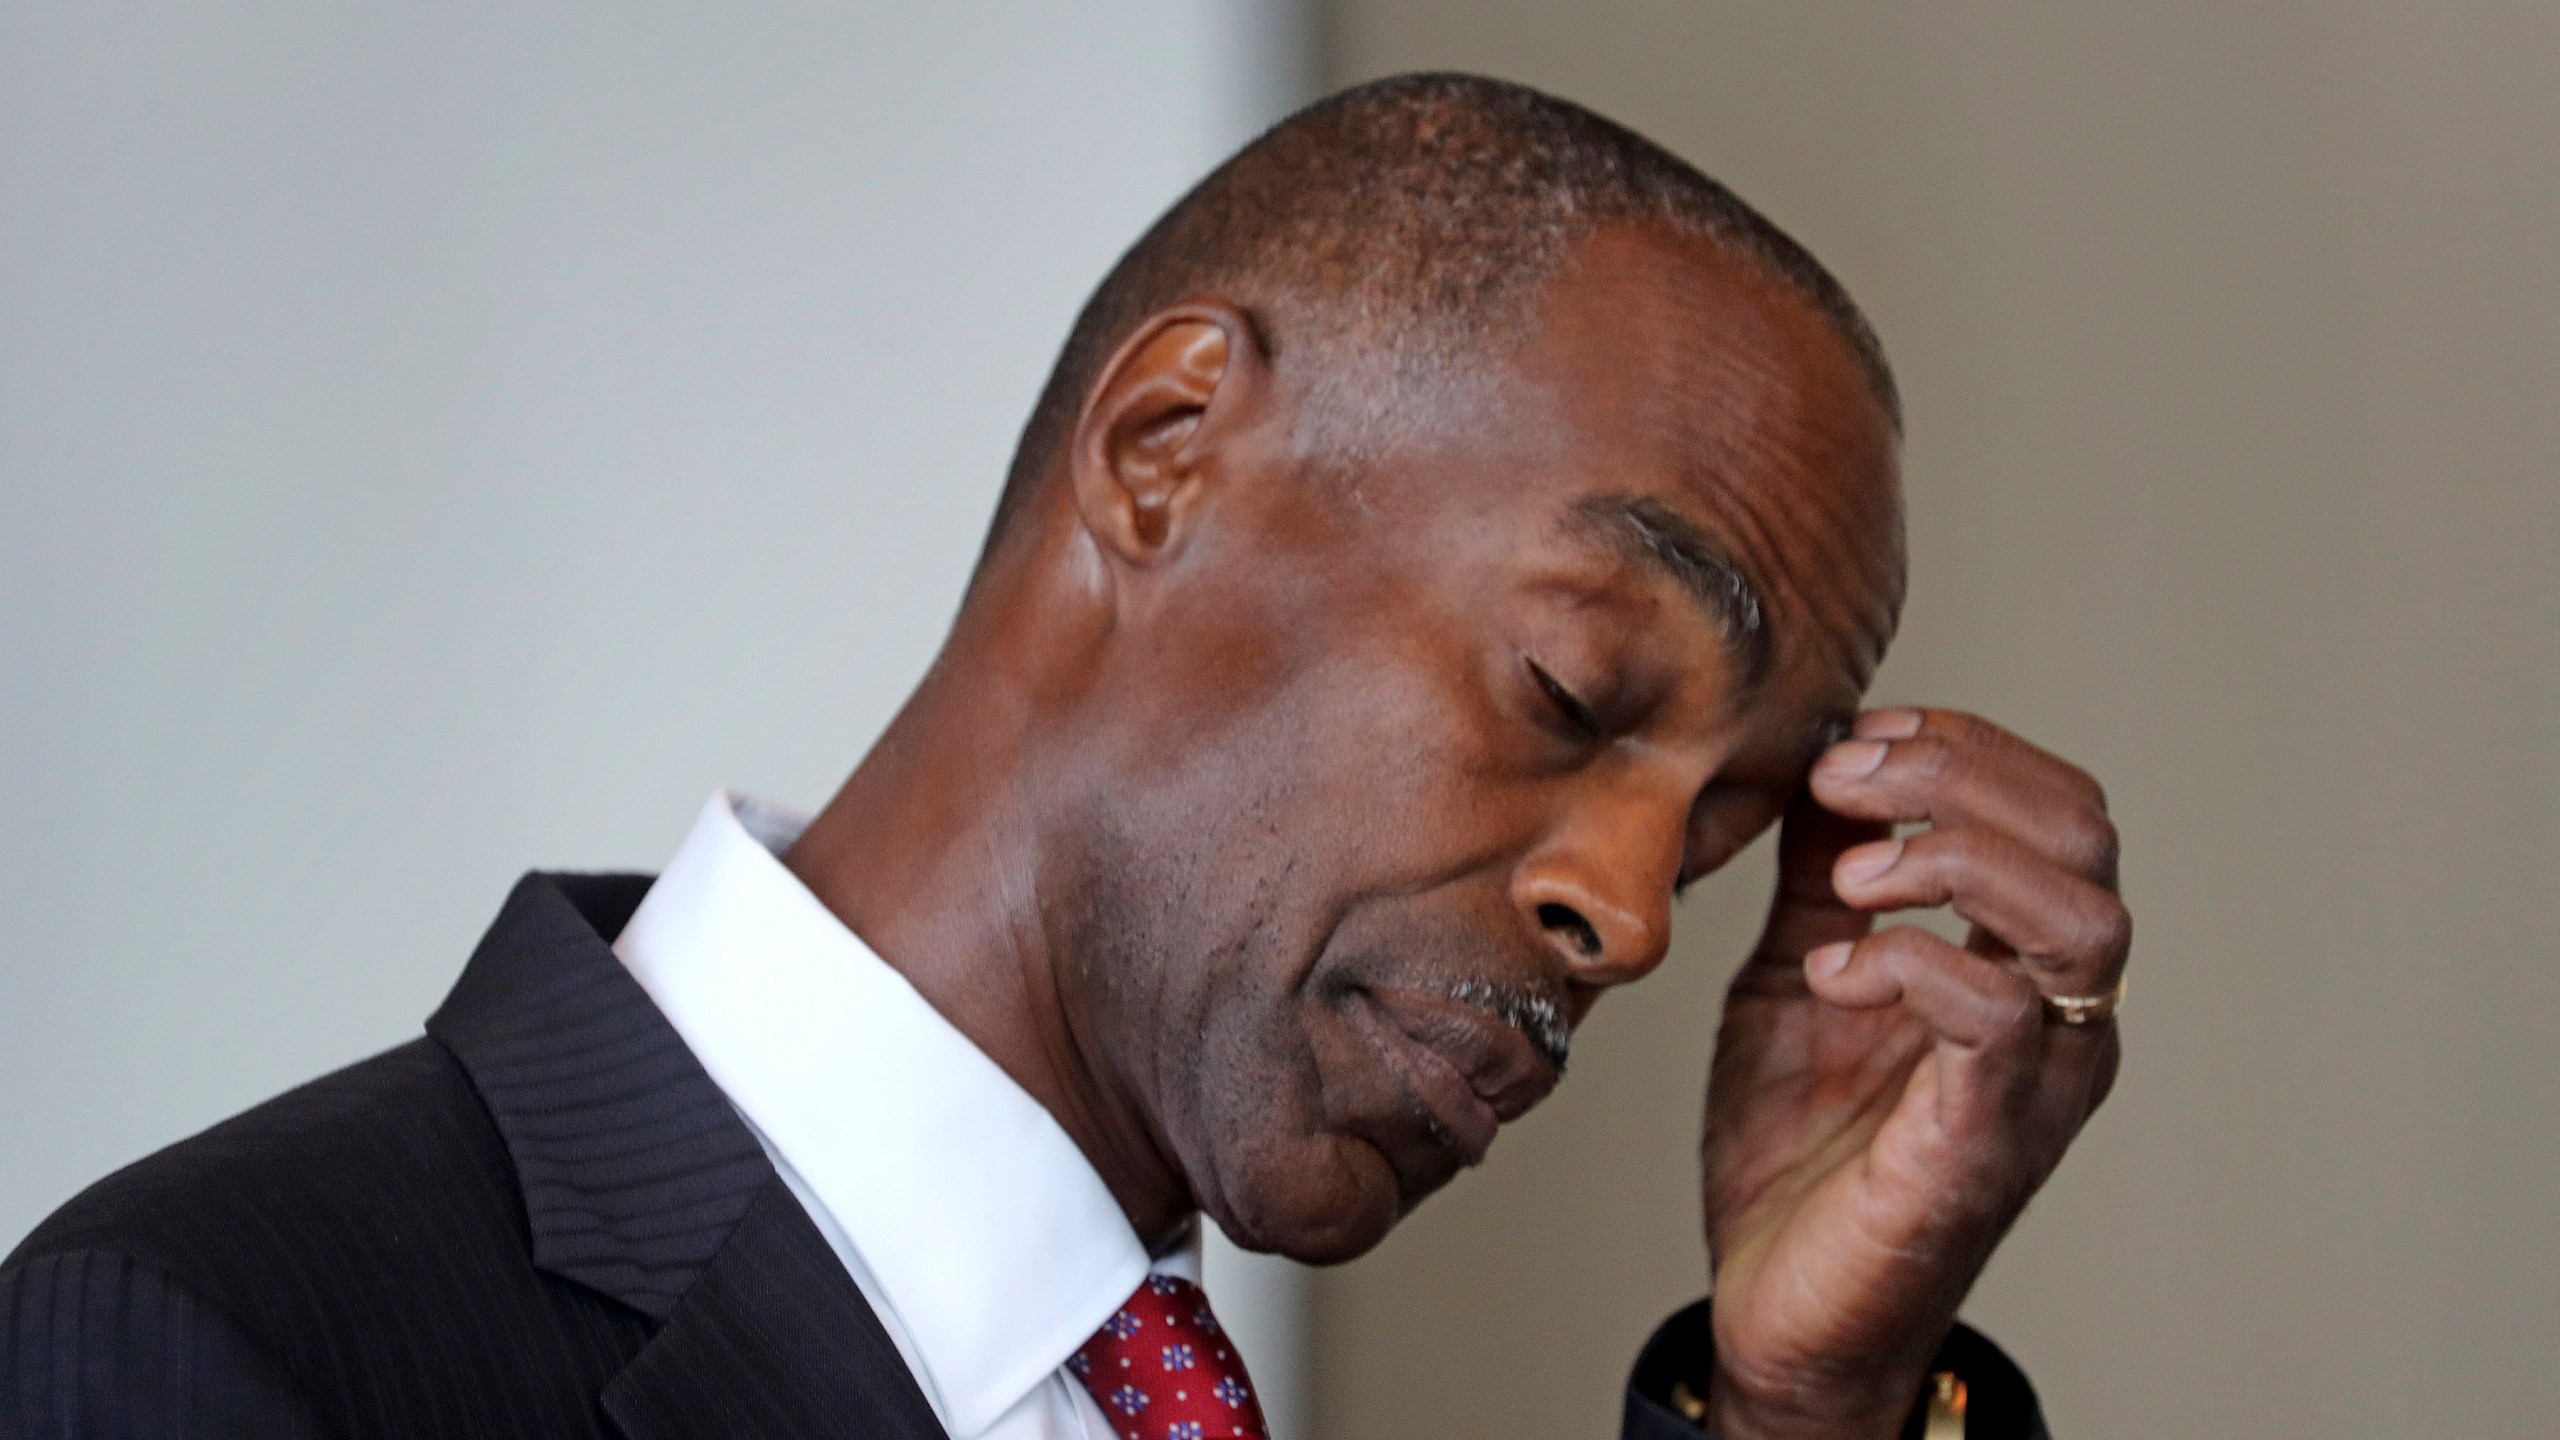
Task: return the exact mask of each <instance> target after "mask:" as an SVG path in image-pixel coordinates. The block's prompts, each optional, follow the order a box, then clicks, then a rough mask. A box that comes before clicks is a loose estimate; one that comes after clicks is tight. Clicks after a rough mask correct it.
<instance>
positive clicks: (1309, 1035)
mask: <svg viewBox="0 0 2560 1440" xmlns="http://www.w3.org/2000/svg"><path fill="white" fill-rule="evenodd" d="M1539 311H1540V316H1541V319H1540V322H1539V323H1538V324H1536V325H1535V326H1533V327H1532V328H1531V330H1530V332H1529V333H1528V334H1527V335H1525V336H1524V337H1522V338H1521V339H1520V341H1519V342H1518V344H1517V345H1516V347H1513V350H1512V353H1510V354H1509V355H1508V356H1507V357H1506V358H1504V359H1503V360H1502V361H1500V362H1499V363H1492V364H1489V370H1488V373H1486V374H1485V375H1482V376H1479V377H1473V378H1472V380H1471V382H1470V383H1467V384H1463V385H1459V386H1456V387H1453V388H1452V391H1451V393H1450V394H1449V395H1448V396H1446V397H1444V398H1442V399H1440V400H1435V401H1433V402H1432V406H1433V409H1434V413H1430V414H1424V415H1417V416H1414V417H1412V419H1411V422H1410V424H1408V425H1406V426H1405V427H1403V429H1402V438H1401V439H1400V440H1398V441H1397V442H1395V443H1393V444H1391V445H1390V446H1388V447H1387V448H1386V450H1385V451H1384V452H1383V453H1382V454H1380V455H1379V456H1378V457H1377V458H1376V459H1375V460H1374V461H1373V462H1371V463H1369V464H1367V465H1365V466H1364V468H1363V469H1362V471H1361V473H1360V474H1359V476H1358V477H1356V479H1353V480H1335V481H1327V480H1320V479H1311V478H1309V477H1307V476H1306V475H1304V474H1286V473H1283V471H1284V470H1285V469H1286V465H1287V462H1286V460H1285V459H1284V458H1281V457H1271V458H1270V462H1269V467H1270V473H1267V474H1264V475H1261V476H1259V477H1256V476H1254V475H1250V474H1246V473H1242V472H1238V473H1234V474H1230V475H1229V476H1228V477H1227V478H1226V479H1224V480H1223V481H1222V482H1221V486H1220V491H1221V493H1220V498H1219V499H1218V500H1217V501H1216V503H1215V504H1214V505H1211V506H1209V507H1206V508H1205V509H1204V510H1203V512H1202V515H1201V519H1200V521H1199V528H1198V530H1197V531H1196V532H1195V533H1194V534H1193V535H1192V536H1190V537H1189V540H1188V543H1187V544H1186V546H1185V548H1184V549H1183V551H1182V552H1181V556H1180V559H1179V561H1178V562H1177V563H1175V564H1174V565H1172V566H1170V567H1168V568H1167V569H1166V570H1164V571H1162V572H1160V573H1159V574H1158V576H1157V577H1156V578H1155V579H1153V580H1152V581H1151V583H1152V584H1154V585H1155V586H1157V587H1158V588H1157V589H1156V591H1155V592H1154V593H1152V594H1151V595H1150V596H1149V597H1148V598H1147V600H1146V602H1145V603H1144V604H1142V605H1140V606H1138V607H1136V608H1135V610H1134V612H1133V616H1132V618H1131V620H1130V621H1129V622H1128V624H1127V627H1126V628H1125V630H1124V632H1123V633H1122V634H1121V635H1119V636H1117V637H1115V641H1114V651H1113V657H1112V659H1111V661H1110V670H1109V674H1108V675H1107V676H1106V677H1105V679H1104V681H1103V683H1102V685H1101V687H1100V688H1099V689H1098V691H1097V696H1098V699H1099V702H1100V704H1101V705H1102V706H1103V710H1102V712H1101V713H1102V714H1103V715H1104V716H1105V717H1106V719H1107V730H1108V733H1109V734H1110V736H1111V737H1112V738H1111V739H1110V741H1109V742H1108V746H1109V748H1108V750H1107V752H1106V756H1105V758H1104V759H1103V761H1102V762H1101V768H1102V773H1103V775H1104V776H1105V777H1107V779H1106V780H1105V782H1104V783H1101V784H1097V785H1096V786H1095V787H1094V788H1093V790H1092V791H1091V793H1090V794H1089V795H1088V796H1087V797H1086V798H1085V799H1084V800H1083V801H1082V802H1081V810H1080V813H1078V814H1077V815H1076V816H1075V817H1074V823H1075V824H1076V825H1077V826H1078V827H1079V830H1080V833H1081V834H1082V835H1083V836H1084V840H1083V843H1082V845H1081V846H1080V847H1079V849H1080V850H1081V852H1082V853H1083V854H1084V856H1085V857H1086V858H1085V860H1084V861H1083V862H1082V864H1081V865H1080V869H1081V870H1082V871H1083V872H1085V873H1079V874H1078V875H1076V876H1074V877H1072V879H1073V882H1074V893H1076V894H1077V895H1079V896H1080V897H1081V901H1082V904H1081V906H1080V908H1079V910H1078V913H1076V914H1075V915H1073V916H1068V917H1063V918H1060V919H1058V920H1057V921H1055V922H1054V923H1057V924H1060V925H1061V926H1063V927H1064V928H1066V929H1067V930H1068V931H1069V932H1070V933H1069V934H1068V935H1066V936H1063V937H1061V938H1064V939H1067V940H1068V941H1069V942H1070V943H1068V944H1067V945H1065V946H1064V947H1062V953H1066V954H1071V955H1078V956H1082V957H1087V958H1086V959H1085V960H1084V962H1083V964H1082V968H1081V969H1080V970H1079V972H1078V973H1075V974H1071V975H1067V976H1064V977H1062V985H1063V987H1064V990H1065V993H1066V998H1067V1001H1068V1005H1067V1008H1068V1011H1069V1013H1070V1015H1071V1017H1072V1023H1073V1024H1074V1026H1075V1029H1076V1038H1077V1042H1078V1044H1079V1045H1080V1046H1082V1047H1084V1048H1085V1049H1086V1050H1087V1052H1088V1053H1089V1054H1093V1055H1097V1056H1099V1057H1101V1059H1102V1061H1103V1064H1104V1065H1105V1067H1106V1068H1107V1069H1108V1070H1110V1071H1111V1072H1113V1073H1114V1075H1115V1078H1116V1079H1117V1080H1118V1081H1119V1083H1122V1084H1124V1085H1126V1086H1128V1087H1129V1088H1130V1090H1131V1093H1133V1094H1135V1095H1136V1096H1138V1097H1139V1101H1140V1107H1141V1109H1143V1110H1144V1111H1145V1112H1146V1113H1147V1114H1148V1115H1149V1116H1150V1117H1151V1119H1152V1120H1153V1122H1154V1123H1155V1125H1156V1126H1157V1127H1158V1131H1159V1133H1158V1135H1157V1137H1156V1138H1157V1142H1158V1143H1159V1144H1160V1145H1161V1146H1162V1147H1163V1148H1164V1149H1165V1151H1166V1153H1167V1154H1168V1155H1169V1156H1171V1157H1172V1158H1173V1159H1174V1161H1175V1163H1176V1164H1178V1165H1179V1166H1180V1168H1181V1169H1182V1170H1183V1172H1184V1173H1185V1175H1186V1176H1187V1177H1188V1178H1189V1180H1190V1183H1191V1186H1192V1189H1193V1192H1194V1195H1195V1196H1196V1198H1197V1199H1198V1200H1199V1202H1200V1204H1201V1206H1202V1207H1203V1208H1204V1209H1205V1210H1207V1211H1208V1212H1209V1213H1210V1214H1211V1215H1212V1216H1214V1217H1215V1218H1216V1219H1217V1220H1218V1221H1219V1222H1220V1224H1221V1225H1222V1226H1223V1227H1224V1228H1225V1229H1226V1230H1227V1231H1228V1232H1229V1233H1230V1234H1231V1235H1233V1236H1234V1237H1235V1238H1237V1239H1238V1240H1240V1241H1242V1242H1244V1243H1246V1244H1249V1245H1253V1246H1256V1247H1259V1248H1267V1249H1274V1250H1278V1251H1281V1252H1283V1253H1287V1254H1291V1255H1295V1256H1297V1257H1299V1258H1302V1259H1308V1260H1316V1261H1324V1260H1337V1259H1344V1258H1348V1257H1350V1256H1353V1255H1356V1254H1359V1253H1361V1252H1362V1251H1365V1250H1366V1249H1368V1248H1369V1247H1370V1246H1372V1245H1374V1244H1376V1243H1377V1241H1378V1240H1379V1239H1380V1238H1382V1237H1383V1236H1384V1235H1385V1234H1386V1232H1387V1230H1388V1229H1389V1228H1391V1227H1392V1226H1393V1225H1394V1223H1395V1222H1396V1220H1397V1219H1399V1218H1400V1217H1401V1216H1402V1215H1403V1214H1404V1213H1405V1212H1406V1211H1407V1210H1409V1209H1411V1208H1412V1207H1413V1206H1414V1205H1415V1204H1417V1203H1419V1202H1420V1201H1421V1199H1422V1198H1423V1197H1424V1196H1426V1195H1428V1194H1430V1193H1431V1192H1432V1191H1434V1190H1436V1189H1438V1188H1439V1187H1440V1186H1441V1185H1443V1184H1445V1183H1447V1181H1448V1180H1449V1179H1450V1178H1451V1176H1452V1175H1454V1174H1455V1173H1456V1171H1457V1170H1458V1169H1460V1168H1462V1167H1464V1166H1467V1165H1471V1164H1473V1163H1475V1162H1476V1161H1477V1160H1479V1159H1480V1158H1482V1156H1483V1154H1484V1152H1485V1149H1486V1147H1487V1146H1489V1145H1490V1144H1491V1143H1492V1141H1493V1138H1494V1133H1495V1130H1496V1128H1497V1127H1498V1125H1499V1124H1500V1123H1502V1122H1504V1121H1508V1120H1510V1119H1512V1118H1514V1117H1516V1116H1518V1115H1519V1114H1520V1113H1522V1112H1523V1111H1525V1110H1527V1109H1528V1108H1529V1107H1530V1106H1532V1105H1534V1104H1536V1103H1537V1102H1538V1101H1539V1100H1540V1099H1542V1098H1544V1096H1545V1095H1546V1094H1547V1092H1548V1091H1549V1090H1550V1089H1551V1088H1552V1087H1553V1086H1554V1084H1555V1082H1556V1080H1557V1079H1558V1077H1559V1075H1560V1072H1561V1069H1562V1066H1563V1061H1564V1052H1565V1048H1566V1044H1567V1041H1568V1039H1569V1036H1570V1032H1571V1027H1572V1026H1573V1025H1574V1024H1575V1023H1577V1022H1578V1021H1579V1020H1580V1019H1581V1018H1582V1017H1583V1016H1584V1015H1585V1014H1587V1013H1588V1012H1589V1010H1590V1008H1591V1006H1592V1004H1593V1003H1594V1002H1595V1001H1596V1000H1597V999H1598V998H1599V996H1600V993H1601V992H1602V991H1603V990H1605V989H1607V988H1609V987H1611V986H1614V985H1618V984H1622V983H1625V982H1627V981H1631V980H1635V979H1638V978H1641V977H1642V976H1643V975H1645V974H1646V973H1648V972H1649V971H1651V970H1652V969H1653V968H1654V967H1655V966H1656V965H1657V964H1659V963H1660V961H1661V959H1662V956H1663V954H1664V951H1665V948H1666V946H1667V945H1668V942H1669V930H1670V910H1671V902H1672V899H1673V895H1674V892H1675V889H1676V888H1677V887H1678V886H1679V885H1681V884H1682V883H1685V882H1686V881H1687V880H1690V879H1694V878H1695V877H1697V876H1699V875H1701V874H1704V873H1705V872H1707V871H1709V870H1712V869H1714V868H1716V867H1717V866H1719V865H1721V864H1723V863H1724V862H1725V861H1726V860H1728V859H1730V858H1731V857H1732V856H1733V855H1734V854H1735V853H1736V852H1737V851H1738V850H1740V849H1741V848H1742V846H1743V845H1744V844H1745V843H1747V842H1748V841H1749V840H1750V839H1751V838H1752V837H1753V836H1755V835H1756V834H1758V833H1759V832H1760V831H1761V830H1763V829H1764V828H1766V827H1767V826H1768V825H1769V823H1770V822H1771V821H1772V820H1774V819H1775V818H1776V817H1777V816H1778V814H1779V813H1780V811H1781V810H1782V809H1783V808H1784V807H1785V805H1786V803H1787V801H1788V799H1789V798H1790V797H1791V796H1792V795H1793V793H1794V792H1795V791H1796V789H1797V788H1798V787H1799V786H1800V785H1801V783H1802V780H1803V776H1804V772H1805V770H1806V767H1807V766H1808V765H1809V764H1810V763H1811V761H1812V760H1813V758H1814V756H1815V755H1816V754H1817V753H1818V752H1819V750H1820V749H1821V747H1822V745H1823V744H1824V742H1825V741H1826V739H1827V738H1828V737H1829V736H1830V735H1831V733H1832V732H1833V728H1834V727H1836V726H1837V725H1839V724H1841V723H1843V722H1844V721H1845V719H1846V718H1847V716H1848V715H1849V714H1850V713H1851V712H1852V711H1853V710H1854V709H1855V707H1856V705H1857V703H1858V699H1859V696H1860V694H1861V692H1862V691H1863V689H1864V687H1865V684H1866V681H1867V679H1868V677H1869V676H1870V675H1871V674H1872V672H1873V669H1874V666H1875V663H1876V661H1877V660H1878V659H1879V658H1880V656H1881V653H1882V649H1883V644H1884V641H1885V639H1886V638H1887V636H1888V635H1889V632H1890V629H1891V626H1892V620H1893V616H1894V613H1895V610H1896V608H1897V606H1898V603H1899V597H1900V587H1901V583H1902V569H1901V567H1902V559H1901V519H1900V510H1899V499H1898V494H1897V490H1896V479H1895V458H1894V451H1895V445H1894V440H1893V437H1892V434H1891V430H1890V426H1889V423H1888V422H1887V420H1886V418H1885V416H1884V414H1883V411H1882V409H1881V407H1880V406H1879V405H1878V403H1877V402H1876V400H1875V399H1874V398H1873V396H1872V394H1871V393H1870V391H1869V389H1868V386H1867V382H1866V379H1865V377H1864V375H1863V374H1862V372H1861V371H1860V370H1859V369H1858V367H1857V364H1856V361H1855V360H1854V358H1853V357H1852V355H1851V352H1850V351H1849V350H1848V348H1847V346H1846V345H1845V344H1844V343H1843V342H1842V341H1841V340H1840V339H1839V338H1838V337H1837V336H1836V335H1835V334H1834V333H1833V332H1832V331H1831V330H1830V329H1829V327H1828V326H1827V324H1826V323H1825V322H1824V321H1823V320H1822V319H1820V318H1819V317H1818V316H1817V315H1816V314H1815V313H1814V312H1813V311H1812V310H1811V309H1810V307H1808V306H1807V305H1805V304H1804V302H1802V301H1801V300H1799V299H1797V298H1796V297H1794V296H1793V295H1792V294H1791V293H1789V292H1787V291H1785V290H1783V289H1781V288H1779V287H1778V286H1777V285H1776V284H1775V283H1774V282H1772V281H1771V280H1769V279H1767V278H1766V277H1765V276H1763V275H1762V274H1760V273H1759V272H1758V271H1757V270H1755V269H1754V268H1752V267H1751V266H1750V265H1749V264H1748V263H1747V262H1740V261H1736V260H1732V259H1729V258H1727V257H1724V256H1722V255H1720V254H1718V253H1716V252H1714V251H1712V250H1709V249H1706V248H1703V247H1700V246H1696V245H1691V244H1686V243H1680V242H1673V241H1669V240H1662V239H1656V238H1651V237H1647V236H1643V235H1638V234H1634V233H1612V234H1608V235H1603V236H1602V237H1600V238H1598V239H1595V240H1593V241H1591V242H1589V243H1587V244H1586V245H1584V246H1583V247H1582V248H1581V249H1580V251H1579V252H1578V254H1577V257H1576V259H1575V262H1574V263H1573V264H1572V265H1571V266H1569V267H1568V269H1567V270H1566V271H1565V272H1564V273H1563V274H1562V275H1561V276H1559V277H1558V278H1557V279H1556V280H1554V281H1553V282H1551V283H1550V284H1549V285H1548V286H1547V287H1546V288H1545V290H1544V291H1543V292H1542V293H1541V297H1540V305H1539ZM1284 388H1285V387H1284ZM1238 463H1240V464H1246V463H1251V462H1238Z"/></svg>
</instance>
